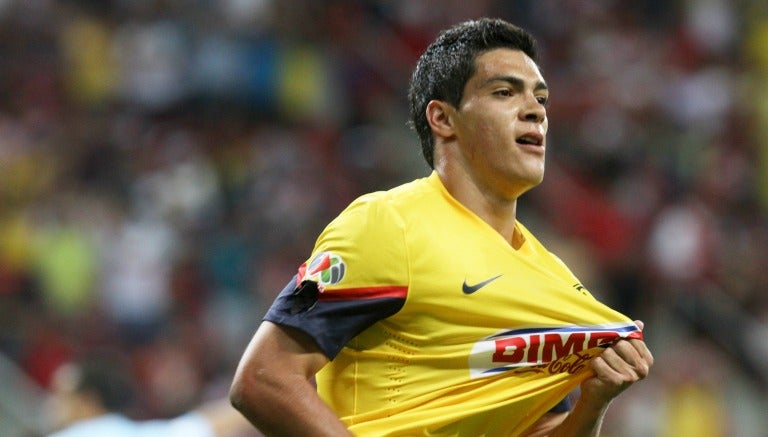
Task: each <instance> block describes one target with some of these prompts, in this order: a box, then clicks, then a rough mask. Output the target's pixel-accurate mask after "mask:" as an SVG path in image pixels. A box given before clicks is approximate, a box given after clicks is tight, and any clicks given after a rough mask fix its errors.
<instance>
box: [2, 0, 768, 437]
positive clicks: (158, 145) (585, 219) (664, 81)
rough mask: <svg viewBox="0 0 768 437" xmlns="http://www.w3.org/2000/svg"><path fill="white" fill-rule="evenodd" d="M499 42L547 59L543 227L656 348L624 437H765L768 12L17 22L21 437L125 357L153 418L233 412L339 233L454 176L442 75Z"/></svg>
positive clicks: (372, 12)
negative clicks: (486, 29) (438, 141)
mask: <svg viewBox="0 0 768 437" xmlns="http://www.w3.org/2000/svg"><path fill="white" fill-rule="evenodd" d="M481 16H495V17H500V18H504V19H507V20H510V21H512V22H514V23H516V24H518V25H521V26H522V27H524V28H526V29H528V30H529V31H531V32H532V33H533V34H534V35H535V37H536V38H537V39H538V41H539V48H540V52H541V59H540V64H541V66H542V68H543V71H544V76H545V78H546V80H547V82H548V84H549V87H550V89H551V90H552V98H551V104H550V107H549V118H550V133H549V137H548V145H549V153H548V157H547V159H548V162H547V175H546V177H545V182H544V183H543V184H542V186H540V187H539V188H537V189H535V190H533V191H532V192H530V193H528V194H526V195H525V197H524V198H523V199H522V201H521V206H520V208H519V210H520V219H521V220H522V221H523V222H524V223H525V224H526V225H528V226H529V227H530V228H532V230H534V232H535V233H537V234H538V235H539V236H540V237H541V239H542V240H543V241H544V242H545V243H546V244H548V245H549V247H550V249H551V250H552V251H553V252H555V253H557V254H558V255H560V256H561V257H562V258H563V259H564V260H565V261H566V262H567V263H568V264H569V265H570V266H571V267H572V269H573V270H574V271H575V272H576V273H577V275H578V276H579V277H580V278H581V279H582V282H583V283H584V284H585V285H586V286H587V288H588V289H590V291H591V292H592V293H593V294H595V295H596V296H598V297H599V298H601V299H602V300H604V301H606V302H607V303H609V304H611V305H613V306H615V307H616V308H617V309H619V310H621V311H623V312H624V313H626V314H628V315H630V316H631V317H633V318H637V319H642V320H644V321H645V323H646V333H645V335H646V339H647V341H648V342H649V344H650V345H651V347H652V350H653V352H654V354H655V357H656V365H655V367H654V369H653V372H652V376H651V377H649V378H648V379H647V380H646V381H644V382H643V383H641V384H638V385H637V386H635V387H633V388H632V389H631V390H629V391H627V392H626V393H625V394H624V395H623V396H622V397H621V398H619V399H618V400H616V401H615V402H614V404H613V406H612V409H611V410H610V413H609V417H608V418H607V421H606V424H605V427H604V431H605V435H608V436H693V435H696V436H726V435H727V436H765V435H767V434H766V431H765V430H766V429H768V426H766V425H768V423H767V422H766V419H765V418H764V413H765V411H768V395H767V394H766V393H768V294H767V293H766V291H768V290H766V288H767V287H768V80H766V79H768V5H766V3H765V2H763V1H758V0H754V1H749V0H736V1H730V0H655V1H633V2H620V1H608V0H601V1H590V2H586V1H568V0H563V1H552V0H525V1H524V0H515V1H503V0H496V1H493V0H475V1H472V2H466V1H462V0H440V1H437V0H435V1H405V0H389V1H385V0H379V1H376V0H368V1H351V0H328V1H320V0H317V1H311V0H280V1H277V0H90V1H88V0H79V1H78V0H62V1H54V0H1V1H0V380H2V381H3V383H2V384H0V429H2V431H0V434H2V435H3V436H6V435H7V436H15V435H37V434H39V433H41V432H44V431H47V430H48V429H47V426H49V422H48V420H47V417H46V414H45V411H44V409H43V406H44V405H45V403H44V402H43V401H44V400H45V399H46V394H47V390H48V389H49V388H50V383H51V375H52V373H53V371H54V370H55V369H56V368H57V367H58V366H60V365H61V364H62V363H64V362H66V361H67V360H69V359H71V358H74V357H78V356H81V355H83V354H88V353H91V352H93V351H99V350H106V349H109V350H113V351H114V350H117V351H120V353H121V354H123V355H124V356H126V357H127V358H128V359H129V360H130V363H131V369H132V371H133V372H134V373H135V375H134V376H135V377H136V384H137V387H136V388H137V392H138V393H140V394H141V398H140V403H139V404H138V406H137V408H136V409H135V411H133V412H132V414H133V416H134V417H136V418H157V417H170V416H173V415H176V414H179V413H181V412H183V411H186V410H188V409H189V408H191V407H193V406H194V405H196V404H198V403H199V402H200V401H202V400H205V399H210V398H213V397H217V396H223V395H225V394H226V391H227V389H228V387H229V383H230V381H231V378H232V375H233V372H234V369H235V366H236V364H237V362H238V360H239V358H240V355H241V353H242V351H243V349H244V347H245V345H246V343H247V342H248V340H249V339H250V336H251V335H252V333H253V332H254V330H255V328H256V327H257V325H258V323H259V322H260V319H261V316H262V315H263V314H264V312H265V310H266V308H267V307H268V305H269V304H270V302H271V300H272V299H273V298H274V296H275V295H276V294H277V292H278V291H279V290H280V289H281V288H282V287H283V285H284V284H285V283H286V282H287V281H288V280H289V279H290V277H291V276H292V275H293V274H294V272H295V271H296V268H297V267H298V266H299V264H301V263H302V262H303V261H304V260H305V259H306V258H307V257H308V256H309V254H310V251H311V249H312V246H313V244H314V240H315V238H316V236H317V234H318V233H319V232H320V231H321V230H322V228H323V227H324V226H325V224H326V223H327V222H328V221H329V220H331V219H332V218H333V217H334V216H335V215H336V214H338V213H339V212H340V211H341V209H342V208H343V207H344V206H346V204H347V203H348V202H350V201H351V200H352V199H354V198H355V197H356V196H358V195H360V194H362V193H364V192H367V191H371V190H381V189H387V188H390V187H392V186H395V185H397V184H400V183H402V182H405V181H408V180H410V179H412V178H415V177H420V176H424V175H427V174H428V172H429V171H428V168H427V166H426V164H424V162H423V160H422V158H421V155H420V146H419V145H418V142H417V139H416V136H415V134H413V133H412V132H410V131H409V129H408V128H407V126H406V121H407V118H408V116H407V109H406V90H407V86H408V81H409V77H410V73H411V71H412V69H413V67H414V65H415V62H416V59H417V57H418V56H419V54H420V53H421V51H422V50H423V49H424V48H425V47H426V45H427V44H428V43H429V42H430V41H432V40H433V39H434V37H435V36H436V34H437V32H438V31H439V30H440V29H443V28H445V27H446V26H449V25H451V24H454V23H456V22H459V21H462V20H465V19H468V18H476V17H481Z"/></svg>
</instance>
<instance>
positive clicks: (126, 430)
mask: <svg viewBox="0 0 768 437" xmlns="http://www.w3.org/2000/svg"><path fill="white" fill-rule="evenodd" d="M52 391H53V393H52V395H51V400H50V402H49V408H50V416H51V419H52V421H53V422H54V423H53V424H52V425H53V427H54V428H55V429H56V431H55V432H53V433H52V434H50V437H104V436H110V437H142V436H146V437H158V436H163V437H174V436H178V437H217V436H218V437H234V436H237V437H245V436H247V435H260V434H258V433H256V432H255V431H254V430H253V427H251V426H250V424H249V423H248V422H247V421H246V420H245V419H244V418H243V417H242V415H240V414H239V413H238V412H237V411H236V410H235V409H233V408H232V406H231V405H229V402H227V401H226V399H216V400H212V401H208V402H206V403H204V404H202V405H200V406H199V407H197V408H196V409H194V410H192V411H190V412H188V413H186V414H183V415H181V416H179V417H175V418H170V419H156V420H146V421H135V420H131V419H130V418H128V417H127V416H125V415H124V409H126V408H127V407H128V406H129V405H130V403H131V401H132V392H133V389H132V385H131V380H130V378H129V377H128V371H127V369H124V368H123V366H122V365H121V361H120V360H113V359H104V358H99V359H95V358H88V359H83V360H81V361H78V362H71V363H67V364H64V365H62V366H60V367H59V368H58V369H57V370H56V372H55V373H54V377H53V383H52Z"/></svg>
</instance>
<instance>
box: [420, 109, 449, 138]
mask: <svg viewBox="0 0 768 437" xmlns="http://www.w3.org/2000/svg"><path fill="white" fill-rule="evenodd" d="M455 111H456V110H455V109H454V108H453V106H451V105H450V104H448V103H446V102H443V101H441V100H430V101H429V103H428V104H427V111H426V116H427V123H429V127H431V128H432V132H433V133H434V134H435V135H436V136H439V137H442V138H450V137H452V136H453V135H454V134H455V132H454V130H453V117H452V116H453V113H454V112H455Z"/></svg>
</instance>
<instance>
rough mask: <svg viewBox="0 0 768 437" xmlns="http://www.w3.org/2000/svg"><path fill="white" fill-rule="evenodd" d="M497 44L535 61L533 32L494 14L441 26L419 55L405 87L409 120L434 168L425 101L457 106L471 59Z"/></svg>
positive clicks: (472, 63)
mask: <svg viewBox="0 0 768 437" xmlns="http://www.w3.org/2000/svg"><path fill="white" fill-rule="evenodd" d="M498 48H510V49H513V50H520V51H522V52H523V53H525V54H526V55H528V57H530V58H531V59H533V60H534V62H535V61H536V41H535V40H534V38H533V36H531V34H529V33H528V32H526V31H525V30H523V29H522V28H520V27H517V26H515V25H514V24H511V23H508V22H506V21H504V20H501V19H494V18H481V19H478V20H470V21H465V22H463V23H460V24H458V25H455V26H453V27H451V28H449V29H447V30H444V31H443V32H441V33H440V35H438V37H437V39H436V40H435V41H434V42H433V43H432V44H430V45H429V47H427V49H426V50H425V51H424V53H423V54H422V55H421V57H420V58H419V61H418V63H417V64H416V69H415V70H414V72H413V76H412V77H411V84H410V89H409V90H408V103H409V109H410V117H411V119H410V124H411V127H412V128H413V129H414V130H415V131H416V134H417V135H418V136H419V140H420V141H421V149H422V153H423V154H424V159H426V160H427V163H428V164H429V166H430V167H432V168H434V149H435V140H434V137H433V136H432V129H431V128H430V127H429V123H428V122H427V117H426V114H425V112H426V109H427V105H428V104H429V102H430V101H431V100H441V101H444V102H447V103H450V104H451V105H453V106H455V107H457V108H458V107H459V105H460V103H461V99H462V95H463V92H464V86H465V85H466V83H467V81H468V80H469V78H470V77H472V75H473V74H474V73H475V59H476V58H477V57H478V56H479V55H480V54H482V53H484V52H487V51H489V50H493V49H498Z"/></svg>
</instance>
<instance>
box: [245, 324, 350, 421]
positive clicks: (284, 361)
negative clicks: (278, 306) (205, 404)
mask: <svg viewBox="0 0 768 437" xmlns="http://www.w3.org/2000/svg"><path fill="white" fill-rule="evenodd" d="M327 362H328V360H327V358H326V357H325V356H324V355H323V354H322V353H321V352H319V350H318V349H317V347H316V346H314V344H313V343H312V342H311V340H310V339H309V338H307V337H306V335H304V334H302V333H301V332H299V331H296V330H293V329H290V328H286V327H280V326H277V325H274V324H272V323H270V322H264V323H263V324H262V325H261V327H259V329H258V330H257V332H256V335H254V337H253V339H252V340H251V342H250V344H249V345H248V347H247V348H246V351H245V353H244V355H243V359H242V360H241V361H240V365H239V366H238V368H237V371H236V372H235V378H234V381H233V384H232V388H231V389H230V401H231V402H232V405H233V406H234V407H235V408H237V410H238V411H240V412H241V413H242V414H243V416H245V417H246V418H247V419H248V420H249V421H250V422H251V423H253V424H254V425H256V427H257V428H259V430H261V431H262V432H263V433H264V434H266V435H277V436H284V435H301V436H345V435H347V436H349V435H352V434H350V432H349V431H348V430H347V428H346V427H345V426H344V424H343V423H342V422H341V421H340V420H339V418H338V417H337V416H336V414H335V413H334V412H333V410H331V409H330V408H329V407H328V405H326V404H325V402H323V400H322V399H321V398H320V396H319V395H318V394H317V390H316V389H315V387H314V385H313V384H312V383H311V382H310V380H311V379H312V377H313V376H314V374H315V372H317V370H319V369H320V368H322V367H323V366H324V365H325V364H326V363H327Z"/></svg>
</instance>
